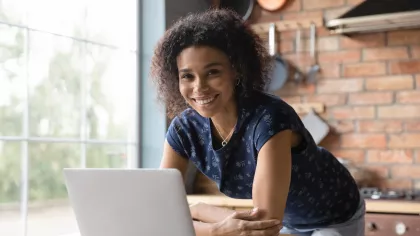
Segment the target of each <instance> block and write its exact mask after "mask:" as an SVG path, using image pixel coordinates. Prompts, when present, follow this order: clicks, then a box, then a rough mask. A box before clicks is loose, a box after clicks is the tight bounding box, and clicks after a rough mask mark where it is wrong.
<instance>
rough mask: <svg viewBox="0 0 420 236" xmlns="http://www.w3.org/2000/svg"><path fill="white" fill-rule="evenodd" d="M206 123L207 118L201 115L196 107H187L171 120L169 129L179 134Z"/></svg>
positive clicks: (189, 131) (186, 132)
mask: <svg viewBox="0 0 420 236" xmlns="http://www.w3.org/2000/svg"><path fill="white" fill-rule="evenodd" d="M206 125H207V124H206V119H205V118H203V117H201V116H200V115H199V114H198V113H197V112H196V111H195V110H194V109H192V108H187V109H185V110H184V111H183V112H181V113H180V114H179V115H177V116H175V117H174V118H173V119H172V120H171V122H170V125H169V131H170V132H176V133H178V134H180V133H181V134H182V133H184V134H188V133H191V132H192V131H193V130H195V129H197V127H202V126H206Z"/></svg>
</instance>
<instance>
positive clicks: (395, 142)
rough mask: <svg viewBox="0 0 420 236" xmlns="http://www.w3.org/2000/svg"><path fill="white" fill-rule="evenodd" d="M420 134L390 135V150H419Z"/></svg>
mask: <svg viewBox="0 0 420 236" xmlns="http://www.w3.org/2000/svg"><path fill="white" fill-rule="evenodd" d="M419 140H420V133H414V134H413V133H403V134H391V135H389V143H388V147H389V148H418V147H419Z"/></svg>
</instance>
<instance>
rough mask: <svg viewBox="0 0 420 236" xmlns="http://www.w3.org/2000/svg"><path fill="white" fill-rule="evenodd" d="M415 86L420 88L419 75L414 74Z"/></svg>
mask: <svg viewBox="0 0 420 236" xmlns="http://www.w3.org/2000/svg"><path fill="white" fill-rule="evenodd" d="M416 87H417V88H418V89H420V75H416Z"/></svg>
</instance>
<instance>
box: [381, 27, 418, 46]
mask: <svg viewBox="0 0 420 236" xmlns="http://www.w3.org/2000/svg"><path fill="white" fill-rule="evenodd" d="M409 44H420V30H417V29H416V30H400V31H391V32H388V45H409Z"/></svg>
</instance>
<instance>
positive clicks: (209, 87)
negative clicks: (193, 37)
mask: <svg viewBox="0 0 420 236" xmlns="http://www.w3.org/2000/svg"><path fill="white" fill-rule="evenodd" d="M177 66H178V73H179V75H178V76H179V90H180V93H181V95H182V96H183V97H184V99H185V101H186V102H187V103H188V104H189V105H190V106H191V107H192V108H193V109H194V110H196V111H197V112H198V113H199V114H200V115H201V116H203V117H209V118H210V117H213V116H214V115H216V114H217V113H219V112H221V111H224V110H229V109H228V108H229V107H231V106H232V105H233V104H234V87H235V83H236V73H235V71H234V69H233V68H232V65H231V63H230V61H229V58H228V57H227V56H226V54H225V53H223V52H222V51H220V50H218V49H215V48H212V47H207V46H194V47H189V48H186V49H184V50H183V51H182V52H181V53H180V54H179V56H178V57H177Z"/></svg>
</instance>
